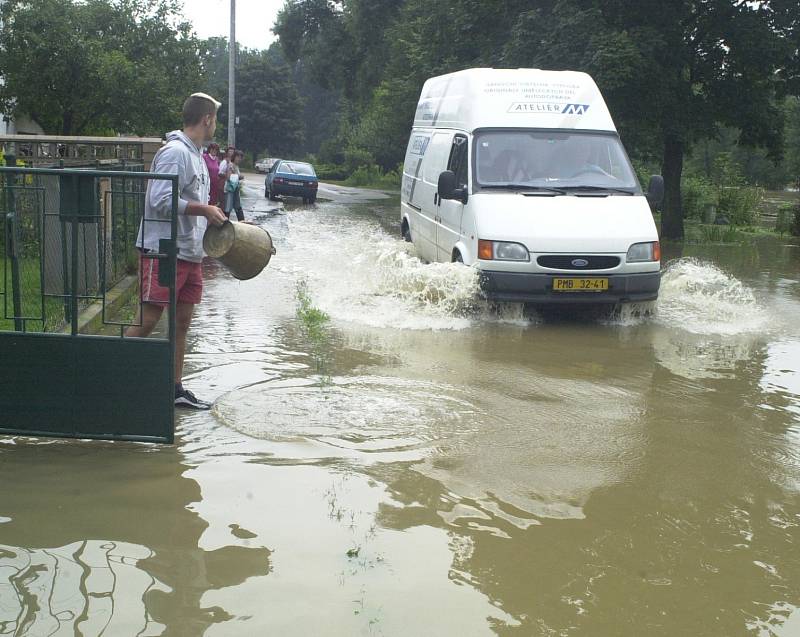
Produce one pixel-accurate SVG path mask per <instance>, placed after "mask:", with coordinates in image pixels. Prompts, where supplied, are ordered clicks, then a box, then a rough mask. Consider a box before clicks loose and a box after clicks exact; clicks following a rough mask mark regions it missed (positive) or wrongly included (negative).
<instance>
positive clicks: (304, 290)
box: [295, 279, 331, 385]
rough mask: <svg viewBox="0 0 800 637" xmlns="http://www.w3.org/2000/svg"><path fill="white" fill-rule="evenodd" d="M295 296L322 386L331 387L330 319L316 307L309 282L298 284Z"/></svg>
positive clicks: (298, 316)
mask: <svg viewBox="0 0 800 637" xmlns="http://www.w3.org/2000/svg"><path fill="white" fill-rule="evenodd" d="M295 296H296V298H297V318H298V319H299V320H300V326H301V328H302V330H303V332H304V333H305V334H306V336H307V337H308V340H309V342H310V343H311V358H312V360H313V361H314V364H315V366H316V369H317V373H318V374H319V375H320V379H321V383H322V385H330V384H331V377H330V374H329V373H328V367H329V363H330V356H329V345H330V339H329V336H328V330H327V329H326V328H327V325H328V323H329V322H330V317H329V316H328V315H327V314H326V313H325V312H323V311H322V310H320V309H319V308H318V307H315V306H314V304H313V301H312V299H311V296H310V294H309V291H308V282H307V281H306V280H305V279H301V280H300V281H298V282H297V288H296V291H295Z"/></svg>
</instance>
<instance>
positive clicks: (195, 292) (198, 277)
mask: <svg viewBox="0 0 800 637" xmlns="http://www.w3.org/2000/svg"><path fill="white" fill-rule="evenodd" d="M175 279H176V280H175V298H176V299H177V301H178V303H192V304H194V305H197V304H198V303H200V301H201V300H202V299H203V268H202V265H201V264H199V263H193V262H191V261H184V260H183V259H178V260H177V275H176V277H175ZM139 282H140V286H141V287H140V288H139V290H140V295H141V299H142V303H157V304H158V305H167V304H168V303H169V288H165V287H162V286H160V285H159V284H158V259H148V258H145V256H144V255H140V256H139Z"/></svg>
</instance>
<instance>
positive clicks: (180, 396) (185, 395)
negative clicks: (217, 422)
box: [175, 389, 211, 409]
mask: <svg viewBox="0 0 800 637" xmlns="http://www.w3.org/2000/svg"><path fill="white" fill-rule="evenodd" d="M175 406H176V407H187V408H189V409H211V403H207V402H206V401H204V400H200V399H199V398H198V397H197V396H195V395H194V394H193V393H192V392H190V391H189V390H188V389H176V390H175Z"/></svg>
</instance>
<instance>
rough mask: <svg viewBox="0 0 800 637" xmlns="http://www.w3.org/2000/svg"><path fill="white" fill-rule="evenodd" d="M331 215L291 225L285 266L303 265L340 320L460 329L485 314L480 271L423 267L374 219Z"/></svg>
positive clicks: (317, 295) (318, 298) (324, 306)
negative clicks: (343, 217) (286, 264)
mask: <svg viewBox="0 0 800 637" xmlns="http://www.w3.org/2000/svg"><path fill="white" fill-rule="evenodd" d="M331 208H334V207H333V206H331ZM323 212H324V211H323ZM330 212H331V211H330V210H329V211H328V214H318V215H316V216H313V217H312V216H310V215H303V216H302V217H297V218H295V219H292V220H291V222H292V223H291V232H290V235H289V236H290V240H289V250H290V251H291V255H290V256H289V257H287V259H286V261H287V262H294V263H297V266H296V269H297V270H298V272H302V273H303V274H304V275H305V276H306V277H307V279H308V285H309V288H310V291H311V293H312V296H313V298H314V301H315V303H316V304H317V305H318V306H319V308H320V309H321V310H323V311H324V312H326V313H327V314H329V315H330V316H331V317H332V318H333V319H335V320H340V321H350V322H356V323H360V324H362V325H368V326H370V327H390V328H399V329H425V330H428V329H433V330H460V329H465V328H467V327H469V326H470V325H472V323H473V320H474V319H475V318H476V317H477V316H480V315H481V314H482V312H483V308H484V306H485V303H483V302H482V301H481V300H480V289H479V284H478V272H477V270H475V269H474V268H470V267H465V266H463V265H461V264H457V263H429V264H427V263H424V262H422V261H420V259H419V258H418V257H417V256H416V252H415V249H414V247H413V246H412V245H411V244H409V243H405V242H403V241H400V240H398V239H396V238H395V237H392V236H390V235H389V234H388V233H387V232H385V231H384V230H382V229H380V228H376V227H375V223H374V218H359V217H356V218H353V217H350V218H348V219H347V220H346V223H343V221H342V218H341V216H340V215H339V214H336V215H331V214H330ZM309 246H314V248H313V251H312V250H310V249H309Z"/></svg>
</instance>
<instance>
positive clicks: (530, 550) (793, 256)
mask: <svg viewBox="0 0 800 637" xmlns="http://www.w3.org/2000/svg"><path fill="white" fill-rule="evenodd" d="M261 194H263V193H261V192H259V191H257V190H255V189H253V190H252V191H250V193H249V195H250V196H249V197H247V198H246V201H245V204H246V205H245V208H246V213H247V215H248V216H249V217H250V218H252V219H253V220H254V221H255V222H256V223H258V224H260V225H263V226H264V227H265V228H267V229H268V230H269V231H270V233H271V234H272V236H273V238H274V240H275V243H276V246H277V250H278V253H277V255H276V256H275V257H274V258H273V261H272V263H271V264H270V265H269V267H268V268H267V269H266V270H265V271H264V272H263V273H262V274H261V275H260V276H259V277H258V278H256V279H254V280H252V281H248V282H238V281H235V280H234V279H232V278H231V277H230V276H229V275H228V274H227V273H226V272H225V271H224V270H222V269H221V267H219V266H216V265H215V264H213V263H210V264H208V265H207V267H206V275H207V285H206V292H205V299H204V303H203V304H202V305H201V306H199V308H198V312H197V314H196V319H195V324H194V327H193V332H192V334H191V336H190V343H189V347H190V353H189V355H188V356H187V371H188V373H187V375H186V378H185V384H186V385H187V387H189V388H190V389H192V390H194V391H195V392H196V393H197V394H198V395H199V396H201V397H202V398H208V399H215V400H216V405H215V408H214V410H213V411H212V412H210V413H208V412H206V413H185V412H181V413H180V415H179V418H178V430H177V437H176V444H175V445H174V446H153V445H144V444H139V445H137V444H127V443H103V442H81V441H65V440H55V441H53V440H30V439H22V438H16V439H12V438H5V439H0V485H2V487H1V488H2V492H1V493H2V495H0V635H26V636H28V635H30V636H37V637H38V636H62V635H86V636H88V635H93V636H94V635H98V636H99V635H113V636H116V635H125V636H127V635H131V636H133V635H141V636H149V635H186V636H193V635H209V636H217V635H280V636H283V635H291V636H293V635H303V636H305V635H335V636H338V635H342V636H350V635H387V636H389V635H413V636H417V635H422V636H428V635H430V636H441V635H454V636H473V635H475V636H478V635H508V636H516V635H520V636H528V635H569V636H572V635H582V636H584V635H585V636H617V635H625V636H628V635H630V636H639V635H647V636H654V635H664V636H667V635H668V636H678V635H681V636H683V635H687V636H689V635H702V636H706V635H708V636H717V635H718V636H720V637H730V636H736V635H757V636H759V637H772V636H777V637H786V636H790V635H791V636H797V635H800V371H798V369H800V320H798V317H800V248H798V246H797V245H795V244H792V243H791V242H790V241H788V240H783V241H780V240H777V239H772V238H765V239H763V240H761V241H758V242H755V243H753V244H750V245H746V246H741V245H736V246H684V247H683V248H682V249H681V250H680V251H679V250H678V249H677V248H674V247H672V248H670V249H669V251H671V253H670V252H669V251H668V256H669V258H670V261H669V264H668V266H667V268H666V270H665V273H664V277H663V283H662V291H661V296H660V299H659V301H658V302H657V303H656V304H655V305H654V306H652V307H640V308H632V309H629V310H628V311H626V312H623V313H618V314H608V313H600V314H593V315H591V316H588V315H587V314H586V313H585V311H583V310H581V311H580V312H573V313H566V314H565V313H559V314H549V315H540V314H537V313H535V312H533V311H531V310H525V308H522V307H519V306H513V305H511V306H505V307H501V308H498V307H492V306H490V305H489V304H487V303H485V302H482V301H480V300H479V299H478V298H477V297H476V279H475V275H474V272H473V271H472V270H471V269H469V268H465V267H463V266H459V265H456V264H452V265H450V264H436V265H424V264H422V263H420V262H419V260H417V258H416V257H415V255H414V250H413V247H411V246H410V244H406V243H403V242H402V241H401V240H399V238H398V232H397V229H396V226H397V216H398V203H397V201H396V200H393V199H384V200H374V201H363V200H360V199H359V198H358V197H348V196H343V195H337V196H336V201H332V202H319V203H318V204H317V205H316V206H299V205H297V203H296V202H295V203H291V202H290V203H288V204H287V205H286V206H283V205H279V206H278V205H277V204H269V205H268V202H267V201H266V200H264V199H263V198H262V197H261V196H260V195H261ZM298 289H301V290H305V299H306V305H307V307H313V308H316V309H318V310H321V311H322V312H324V313H325V314H326V315H327V316H328V320H324V317H322V316H321V315H319V314H316V315H314V316H316V317H317V318H316V319H315V318H314V316H312V317H311V318H307V319H306V320H301V318H299V317H298V313H297V309H298V299H297V293H298ZM46 390H47V389H46V388H42V391H46ZM143 399H146V397H145V398H143Z"/></svg>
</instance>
